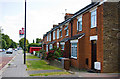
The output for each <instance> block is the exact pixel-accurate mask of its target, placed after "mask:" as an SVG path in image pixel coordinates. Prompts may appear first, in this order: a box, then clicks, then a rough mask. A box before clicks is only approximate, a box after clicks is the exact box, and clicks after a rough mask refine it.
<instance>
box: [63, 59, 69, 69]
mask: <svg viewBox="0 0 120 79" xmlns="http://www.w3.org/2000/svg"><path fill="white" fill-rule="evenodd" d="M62 61H64V65H63V66H64V69H65V70H69V69H70V59H69V58H63V59H62Z"/></svg>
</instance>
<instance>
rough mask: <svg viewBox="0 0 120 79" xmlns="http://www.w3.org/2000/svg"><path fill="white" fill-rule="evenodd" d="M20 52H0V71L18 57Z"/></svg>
mask: <svg viewBox="0 0 120 79" xmlns="http://www.w3.org/2000/svg"><path fill="white" fill-rule="evenodd" d="M17 52H18V51H13V54H6V52H0V70H1V69H2V68H3V67H4V66H5V65H6V64H7V63H8V62H9V61H10V60H11V59H12V58H13V57H14V56H15V55H16V53H17Z"/></svg>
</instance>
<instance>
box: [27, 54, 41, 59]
mask: <svg viewBox="0 0 120 79" xmlns="http://www.w3.org/2000/svg"><path fill="white" fill-rule="evenodd" d="M26 58H27V59H40V58H38V57H36V56H32V55H27V57H26Z"/></svg>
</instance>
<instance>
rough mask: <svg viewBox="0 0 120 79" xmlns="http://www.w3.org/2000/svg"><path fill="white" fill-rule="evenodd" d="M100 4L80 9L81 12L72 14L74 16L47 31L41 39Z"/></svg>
mask: <svg viewBox="0 0 120 79" xmlns="http://www.w3.org/2000/svg"><path fill="white" fill-rule="evenodd" d="M99 3H100V2H92V3H91V4H89V5H87V6H86V7H84V8H82V9H81V10H79V11H77V12H76V13H74V15H73V16H72V17H71V18H68V19H66V20H65V21H63V22H62V23H60V25H58V26H56V27H54V28H53V29H52V30H50V31H48V32H47V33H46V34H45V35H44V36H43V37H45V36H47V34H49V33H50V32H52V31H54V30H56V29H58V28H59V27H60V26H62V25H64V24H66V23H68V22H70V21H71V20H72V19H74V18H75V17H77V16H79V15H81V14H82V13H84V12H86V11H88V10H90V9H91V8H93V7H94V6H96V5H98V4H99Z"/></svg>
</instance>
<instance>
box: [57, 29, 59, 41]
mask: <svg viewBox="0 0 120 79" xmlns="http://www.w3.org/2000/svg"><path fill="white" fill-rule="evenodd" d="M57 39H59V29H57Z"/></svg>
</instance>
